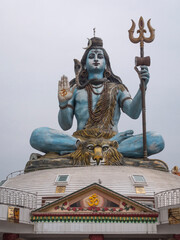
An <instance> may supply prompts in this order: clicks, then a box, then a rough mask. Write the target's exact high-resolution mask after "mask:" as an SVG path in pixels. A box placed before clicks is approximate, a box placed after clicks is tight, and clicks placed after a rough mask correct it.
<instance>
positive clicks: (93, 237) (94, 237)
mask: <svg viewBox="0 0 180 240" xmlns="http://www.w3.org/2000/svg"><path fill="white" fill-rule="evenodd" d="M89 239H90V240H104V235H98V234H90V235H89Z"/></svg>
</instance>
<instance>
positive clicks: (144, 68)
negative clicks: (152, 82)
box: [140, 66, 150, 86]
mask: <svg viewBox="0 0 180 240" xmlns="http://www.w3.org/2000/svg"><path fill="white" fill-rule="evenodd" d="M140 78H141V80H143V81H144V82H145V86H147V84H148V82H149V78H150V74H149V70H148V67H147V66H141V70H140Z"/></svg>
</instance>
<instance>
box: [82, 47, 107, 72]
mask: <svg viewBox="0 0 180 240" xmlns="http://www.w3.org/2000/svg"><path fill="white" fill-rule="evenodd" d="M105 65H106V60H105V58H104V53H103V50H101V49H91V50H90V51H89V53H88V55H87V59H86V69H87V71H88V73H101V72H104V70H105Z"/></svg>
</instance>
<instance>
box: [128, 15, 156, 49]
mask: <svg viewBox="0 0 180 240" xmlns="http://www.w3.org/2000/svg"><path fill="white" fill-rule="evenodd" d="M131 21H132V26H131V28H130V29H129V39H130V41H131V42H133V43H138V42H140V46H141V47H143V46H144V42H146V43H150V42H152V41H153V40H154V38H155V34H154V32H155V29H154V28H152V26H151V24H150V21H151V19H149V20H148V22H147V26H148V29H149V32H150V36H149V37H148V38H147V37H145V36H144V33H146V30H145V29H144V19H143V17H140V19H139V30H137V33H139V37H137V38H135V37H134V36H133V34H134V30H135V27H136V24H135V22H134V21H133V20H132V19H131Z"/></svg>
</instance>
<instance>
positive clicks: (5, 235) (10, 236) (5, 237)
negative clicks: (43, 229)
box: [3, 233, 19, 240]
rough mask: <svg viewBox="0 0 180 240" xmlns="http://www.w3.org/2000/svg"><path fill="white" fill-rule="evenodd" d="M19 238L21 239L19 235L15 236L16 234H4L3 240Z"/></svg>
mask: <svg viewBox="0 0 180 240" xmlns="http://www.w3.org/2000/svg"><path fill="white" fill-rule="evenodd" d="M17 238H19V234H14V233H4V234H3V240H16V239H17Z"/></svg>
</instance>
